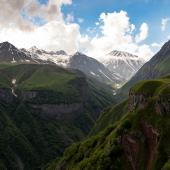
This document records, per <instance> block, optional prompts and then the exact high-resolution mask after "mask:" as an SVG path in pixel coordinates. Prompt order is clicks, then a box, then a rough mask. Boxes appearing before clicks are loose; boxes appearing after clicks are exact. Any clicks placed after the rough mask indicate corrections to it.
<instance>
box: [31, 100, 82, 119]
mask: <svg viewBox="0 0 170 170" xmlns="http://www.w3.org/2000/svg"><path fill="white" fill-rule="evenodd" d="M31 107H32V108H33V109H36V110H39V112H40V113H41V115H42V116H43V115H45V117H47V116H48V117H49V118H55V119H58V120H62V119H66V118H70V117H73V115H74V114H75V113H78V112H82V111H83V105H82V104H81V103H73V104H42V105H35V104H34V105H31Z"/></svg>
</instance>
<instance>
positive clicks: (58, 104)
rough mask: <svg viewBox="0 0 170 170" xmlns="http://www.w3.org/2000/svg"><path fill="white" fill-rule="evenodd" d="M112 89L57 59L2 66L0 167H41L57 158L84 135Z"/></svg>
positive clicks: (110, 98)
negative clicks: (51, 62)
mask: <svg viewBox="0 0 170 170" xmlns="http://www.w3.org/2000/svg"><path fill="white" fill-rule="evenodd" d="M13 79H16V84H15V85H14V84H12V80H13ZM11 88H13V90H14V93H15V94H16V95H17V97H16V96H14V94H12V90H11ZM110 92H111V89H110V88H109V87H107V86H104V85H103V84H100V83H96V82H94V81H92V80H88V79H87V78H86V77H85V76H84V74H82V73H81V72H79V71H74V70H65V69H62V68H60V67H57V66H54V65H26V64H23V65H8V66H7V65H6V66H4V65H3V66H2V67H1V66H0V169H1V167H2V168H3V169H5V168H6V169H22V168H24V170H34V169H40V168H42V167H43V166H44V165H45V164H46V163H47V162H50V161H52V160H53V159H56V157H58V156H60V155H61V154H62V153H63V151H64V149H65V147H68V146H69V145H70V144H71V143H73V142H75V141H80V140H82V139H84V138H85V137H86V135H87V134H88V133H89V131H90V130H91V128H92V126H93V125H94V122H95V120H96V118H97V117H98V115H99V112H100V111H101V110H102V109H103V108H105V107H107V106H108V105H110V104H111V103H112V96H111V95H110ZM65 110H67V112H65Z"/></svg>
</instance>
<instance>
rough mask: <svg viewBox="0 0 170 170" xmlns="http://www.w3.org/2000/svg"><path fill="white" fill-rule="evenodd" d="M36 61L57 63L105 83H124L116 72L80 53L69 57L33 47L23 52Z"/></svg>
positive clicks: (60, 52)
mask: <svg viewBox="0 0 170 170" xmlns="http://www.w3.org/2000/svg"><path fill="white" fill-rule="evenodd" d="M22 51H24V52H25V53H26V54H27V55H29V56H30V57H31V58H32V59H34V60H36V61H37V60H40V61H46V62H51V63H55V64H57V65H59V66H62V67H65V68H72V69H78V70H81V71H82V72H84V73H85V74H86V75H87V76H89V77H93V78H95V79H97V80H99V81H102V82H105V83H110V84H113V83H118V84H119V83H122V81H123V78H122V77H121V76H119V74H116V72H114V71H109V69H107V68H106V67H105V66H104V65H103V64H102V63H100V62H99V61H97V60H96V59H94V58H91V57H89V56H87V55H85V54H82V53H80V52H76V53H75V54H73V55H68V54H67V53H66V52H65V51H62V50H60V51H56V52H54V51H51V52H47V51H44V50H40V49H38V48H36V47H32V48H30V49H29V50H22Z"/></svg>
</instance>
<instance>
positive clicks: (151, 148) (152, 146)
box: [141, 122, 159, 170]
mask: <svg viewBox="0 0 170 170" xmlns="http://www.w3.org/2000/svg"><path fill="white" fill-rule="evenodd" d="M141 127H142V130H143V133H144V136H145V139H146V147H147V152H148V154H147V155H148V161H147V168H146V169H147V170H152V165H153V161H154V158H155V155H156V147H157V145H158V140H159V133H158V132H157V130H156V129H155V128H154V127H153V126H152V125H150V124H148V123H147V122H142V123H141Z"/></svg>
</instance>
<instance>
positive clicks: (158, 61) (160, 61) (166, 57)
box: [118, 41, 170, 99]
mask: <svg viewBox="0 0 170 170" xmlns="http://www.w3.org/2000/svg"><path fill="white" fill-rule="evenodd" d="M169 73H170V41H168V42H167V43H165V44H164V45H163V47H162V48H161V50H160V51H159V52H158V53H157V54H156V55H155V56H153V58H151V60H150V61H148V62H147V63H146V64H144V66H143V67H142V68H141V69H140V70H139V71H138V72H137V73H136V74H135V76H133V77H132V79H131V80H130V81H129V82H127V83H126V84H125V85H124V86H123V87H122V88H121V89H120V90H119V92H118V97H119V98H120V99H121V98H122V97H124V96H127V95H128V91H129V89H130V87H132V86H133V85H134V84H135V83H137V82H138V81H140V80H146V79H155V78H159V77H161V76H165V75H166V74H169Z"/></svg>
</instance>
